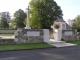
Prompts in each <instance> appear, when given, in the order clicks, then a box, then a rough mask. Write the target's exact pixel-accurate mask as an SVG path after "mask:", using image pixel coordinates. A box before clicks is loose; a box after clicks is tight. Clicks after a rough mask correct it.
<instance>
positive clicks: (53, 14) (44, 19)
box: [30, 0, 63, 29]
mask: <svg viewBox="0 0 80 60" xmlns="http://www.w3.org/2000/svg"><path fill="white" fill-rule="evenodd" d="M62 16H63V14H62V10H61V8H60V6H58V5H57V3H56V2H55V1H54V0H35V1H34V0H31V2H30V26H31V27H32V28H41V29H44V28H46V29H49V28H50V27H51V25H52V24H53V22H54V21H55V20H56V19H59V18H60V19H62Z"/></svg>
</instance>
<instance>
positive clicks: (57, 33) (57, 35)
mask: <svg viewBox="0 0 80 60" xmlns="http://www.w3.org/2000/svg"><path fill="white" fill-rule="evenodd" d="M54 31H55V33H54V40H55V41H61V39H62V30H60V29H55V30H54Z"/></svg>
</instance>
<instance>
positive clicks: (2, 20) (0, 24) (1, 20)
mask: <svg viewBox="0 0 80 60" xmlns="http://www.w3.org/2000/svg"><path fill="white" fill-rule="evenodd" d="M0 28H1V29H2V28H9V24H8V22H7V18H6V17H5V16H1V17H0Z"/></svg>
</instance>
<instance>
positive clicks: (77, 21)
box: [73, 15, 80, 32]
mask: <svg viewBox="0 0 80 60" xmlns="http://www.w3.org/2000/svg"><path fill="white" fill-rule="evenodd" d="M74 20H75V21H74V23H73V29H77V31H78V32H80V15H78V16H77V17H76V18H75V19H74Z"/></svg>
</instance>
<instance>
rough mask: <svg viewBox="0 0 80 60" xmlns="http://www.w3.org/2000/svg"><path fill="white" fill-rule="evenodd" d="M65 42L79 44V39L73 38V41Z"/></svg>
mask: <svg viewBox="0 0 80 60" xmlns="http://www.w3.org/2000/svg"><path fill="white" fill-rule="evenodd" d="M66 42H67V43H73V44H77V45H80V40H73V41H66Z"/></svg>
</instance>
